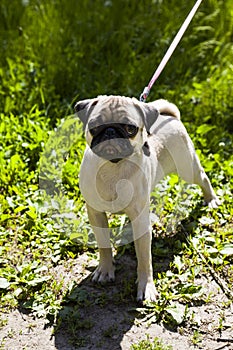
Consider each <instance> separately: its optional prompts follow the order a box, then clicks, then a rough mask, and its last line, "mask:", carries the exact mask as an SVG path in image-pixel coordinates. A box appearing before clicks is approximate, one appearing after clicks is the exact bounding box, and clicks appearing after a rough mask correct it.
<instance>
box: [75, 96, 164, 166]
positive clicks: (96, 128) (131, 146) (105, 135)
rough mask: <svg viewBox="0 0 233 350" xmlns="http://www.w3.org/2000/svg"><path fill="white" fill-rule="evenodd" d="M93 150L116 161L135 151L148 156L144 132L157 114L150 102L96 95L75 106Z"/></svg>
mask: <svg viewBox="0 0 233 350" xmlns="http://www.w3.org/2000/svg"><path fill="white" fill-rule="evenodd" d="M75 111H76V112H77V113H78V117H79V118H80V119H81V121H82V122H83V124H84V129H85V137H86V140H87V143H88V145H89V146H90V148H91V149H92V151H93V152H94V153H95V154H96V155H98V156H99V157H102V158H104V159H107V160H110V161H111V162H114V163H117V162H118V161H120V160H122V159H124V158H127V157H129V156H131V155H132V154H133V153H135V152H139V151H143V152H144V153H145V154H146V155H149V149H148V144H147V141H146V140H147V135H148V134H149V132H150V128H151V126H152V124H153V123H154V122H155V120H156V119H157V117H158V114H159V113H158V111H157V109H156V108H154V107H152V105H151V104H146V103H143V102H139V101H138V100H137V99H135V98H129V97H124V96H99V97H97V98H93V99H88V100H83V101H80V102H78V103H76V105H75Z"/></svg>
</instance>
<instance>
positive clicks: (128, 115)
mask: <svg viewBox="0 0 233 350" xmlns="http://www.w3.org/2000/svg"><path fill="white" fill-rule="evenodd" d="M91 120H96V122H97V121H98V124H99V123H103V124H104V123H109V122H113V121H114V122H115V123H118V122H119V123H122V124H129V123H133V124H137V125H141V124H142V119H141V117H140V114H139V112H138V110H137V108H136V107H135V105H134V103H133V102H132V100H131V99H126V98H125V99H121V98H111V99H103V100H102V101H101V100H100V101H99V103H97V105H96V106H95V108H94V110H93V112H92V114H91V116H90V119H89V121H91Z"/></svg>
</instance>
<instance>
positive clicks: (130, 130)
mask: <svg viewBox="0 0 233 350" xmlns="http://www.w3.org/2000/svg"><path fill="white" fill-rule="evenodd" d="M124 128H125V131H126V132H127V134H128V136H129V137H133V136H135V135H136V134H137V132H138V128H137V127H136V126H135V125H129V124H126V125H125V126H124Z"/></svg>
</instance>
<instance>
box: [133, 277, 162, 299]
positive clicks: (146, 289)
mask: <svg viewBox="0 0 233 350" xmlns="http://www.w3.org/2000/svg"><path fill="white" fill-rule="evenodd" d="M157 299H158V292H157V290H156V288H155V285H154V282H153V281H151V282H146V283H143V284H140V283H139V284H138V294H137V301H139V302H142V301H143V300H146V301H156V300H157Z"/></svg>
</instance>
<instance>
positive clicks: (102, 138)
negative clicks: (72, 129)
mask: <svg viewBox="0 0 233 350" xmlns="http://www.w3.org/2000/svg"><path fill="white" fill-rule="evenodd" d="M75 111H76V112H77V114H78V117H79V118H80V119H81V121H82V122H83V124H84V130H85V137H86V141H87V147H86V150H85V154H84V158H83V161H82V164H81V170H80V189H81V193H82V195H83V196H84V198H85V200H86V204H87V211H88V217H89V221H90V224H91V226H92V228H93V231H94V233H95V236H96V240H97V244H98V247H99V255H100V259H99V265H98V267H97V269H96V270H95V271H94V273H93V277H92V279H93V281H94V282H100V283H102V282H108V281H112V280H114V270H115V269H114V264H113V256H112V249H111V244H110V230H109V228H108V220H107V215H106V213H108V212H110V213H125V214H126V215H127V216H128V217H129V219H130V221H131V224H132V228H133V238H134V243H135V250H136V255H137V262H138V265H137V284H138V290H137V300H139V301H143V300H145V299H146V300H149V301H155V300H156V298H157V291H156V288H155V285H154V282H153V269H152V261H151V238H152V237H151V230H150V219H149V210H150V193H151V191H152V190H153V188H154V187H155V186H156V184H157V183H158V182H159V181H160V180H161V179H162V178H163V177H164V176H165V175H167V174H169V173H172V172H173V173H177V174H178V175H179V176H180V177H181V178H182V179H184V180H185V181H187V182H188V183H194V184H198V185H199V186H200V187H201V188H202V191H203V195H204V199H205V202H206V203H207V204H208V205H209V206H210V207H212V208H215V207H217V206H218V205H219V204H220V202H219V200H218V198H217V196H216V194H215V192H214V190H213V188H212V186H211V184H210V181H209V179H208V177H207V175H206V173H205V172H204V170H203V168H202V167H201V164H200V162H199V159H198V157H197V155H196V153H195V150H194V146H193V143H192V141H191V139H190V137H189V135H188V133H187V131H186V129H185V127H184V125H183V124H182V122H181V121H180V112H179V110H178V108H177V107H176V106H175V105H174V104H172V103H169V102H168V101H166V100H157V101H154V102H151V103H144V102H140V101H138V100H137V99H135V98H129V97H123V96H99V97H96V98H93V99H87V100H83V101H80V102H78V103H77V104H76V105H75Z"/></svg>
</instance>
